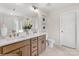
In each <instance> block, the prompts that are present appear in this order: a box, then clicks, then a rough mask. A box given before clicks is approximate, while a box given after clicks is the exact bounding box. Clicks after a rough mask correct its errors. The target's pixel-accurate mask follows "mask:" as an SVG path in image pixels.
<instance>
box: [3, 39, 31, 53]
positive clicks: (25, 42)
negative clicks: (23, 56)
mask: <svg viewBox="0 0 79 59" xmlns="http://www.w3.org/2000/svg"><path fill="white" fill-rule="evenodd" d="M27 44H30V40H26V41H21V42H17V43H14V44H11V45H8V46H5V47H3V53H8V52H10V51H12V50H15V49H17V48H20V47H22V46H25V45H27Z"/></svg>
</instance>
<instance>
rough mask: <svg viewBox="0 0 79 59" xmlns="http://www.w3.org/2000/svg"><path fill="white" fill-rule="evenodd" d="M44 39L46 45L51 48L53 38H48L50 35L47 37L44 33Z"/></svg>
mask: <svg viewBox="0 0 79 59" xmlns="http://www.w3.org/2000/svg"><path fill="white" fill-rule="evenodd" d="M46 41H47V44H46V46H48V47H50V48H53V46H54V43H55V40H54V39H52V38H50V37H48V35H46Z"/></svg>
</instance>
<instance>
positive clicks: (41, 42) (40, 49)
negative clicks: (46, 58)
mask: <svg viewBox="0 0 79 59" xmlns="http://www.w3.org/2000/svg"><path fill="white" fill-rule="evenodd" d="M45 49H46V36H45V35H43V36H40V37H38V54H40V53H42V52H43V51H44V50H45Z"/></svg>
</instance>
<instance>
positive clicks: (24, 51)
mask: <svg viewBox="0 0 79 59" xmlns="http://www.w3.org/2000/svg"><path fill="white" fill-rule="evenodd" d="M45 49H46V34H45V33H36V34H32V35H27V36H24V37H17V38H6V39H0V55H1V56H37V55H39V54H41V53H42V52H43V51H44V50H45Z"/></svg>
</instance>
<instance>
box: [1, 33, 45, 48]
mask: <svg viewBox="0 0 79 59" xmlns="http://www.w3.org/2000/svg"><path fill="white" fill-rule="evenodd" d="M44 34H46V33H36V34H29V35H26V36H20V37H16V38H5V39H1V38H0V47H2V46H5V45H8V44H12V43H15V42H19V41H23V40H27V39H30V38H33V37H37V36H41V35H44Z"/></svg>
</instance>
